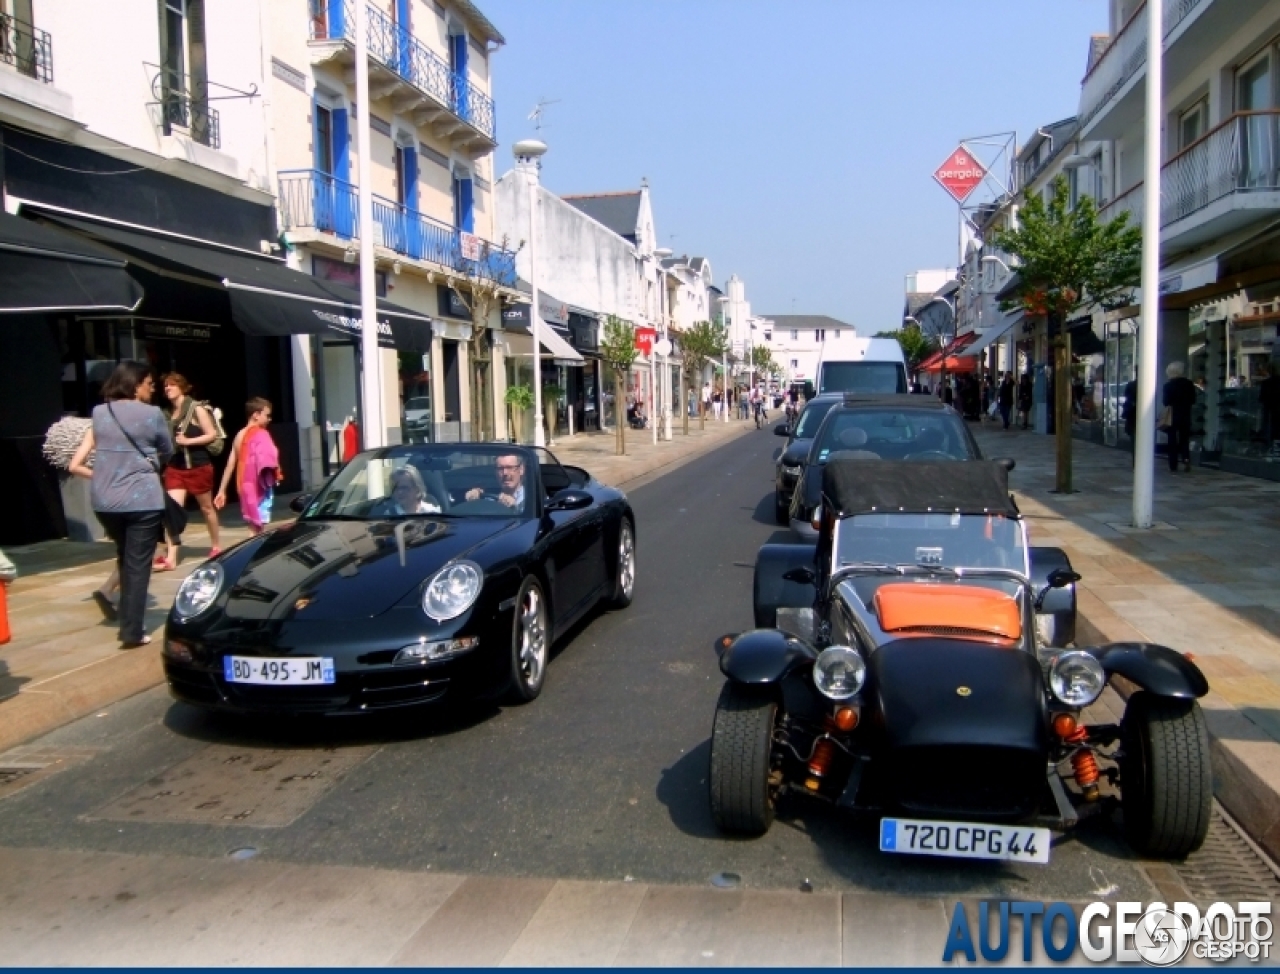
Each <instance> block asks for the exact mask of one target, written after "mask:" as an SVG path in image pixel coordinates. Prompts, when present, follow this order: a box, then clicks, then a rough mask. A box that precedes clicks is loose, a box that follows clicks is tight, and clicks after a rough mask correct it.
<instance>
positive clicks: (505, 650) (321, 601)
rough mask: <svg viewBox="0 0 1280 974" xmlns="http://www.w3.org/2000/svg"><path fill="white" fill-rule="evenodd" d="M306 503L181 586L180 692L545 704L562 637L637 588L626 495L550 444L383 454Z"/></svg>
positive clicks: (184, 696) (348, 705)
mask: <svg viewBox="0 0 1280 974" xmlns="http://www.w3.org/2000/svg"><path fill="white" fill-rule="evenodd" d="M294 506H295V509H297V510H299V511H300V512H301V516H300V517H299V518H298V519H297V521H295V522H293V523H291V524H286V525H283V526H281V527H279V528H276V529H274V530H270V531H267V532H266V533H264V534H262V535H260V536H258V537H256V538H253V539H251V540H250V541H247V542H245V543H243V544H241V545H238V546H237V547H235V548H232V549H230V550H228V551H226V552H224V553H223V554H221V555H220V556H218V557H217V558H214V559H212V560H210V561H208V562H206V563H205V564H203V565H201V566H200V567H199V568H197V569H196V570H195V571H194V572H192V574H191V576H190V577H189V578H187V579H186V581H184V582H183V584H182V586H181V588H180V589H179V590H178V594H177V597H176V599H175V601H174V605H173V608H172V609H171V610H170V613H169V619H168V623H167V625H166V628H165V639H164V650H163V657H164V668H165V675H166V677H167V679H168V683H169V687H170V689H171V691H172V693H173V695H174V696H175V697H177V698H178V699H179V700H182V701H185V702H187V703H191V704H195V705H197V706H201V707H207V708H215V709H224V710H233V711H244V712H265V713H326V714H349V713H366V712H370V711H380V710H388V709H391V708H401V707H408V706H413V705H420V704H430V703H436V702H440V701H443V700H445V699H453V698H460V697H494V698H496V697H502V696H505V698H506V699H507V700H509V701H512V702H523V701H528V700H532V699H534V698H535V697H537V696H538V694H539V693H540V692H541V690H542V687H543V685H544V681H545V678H546V669H547V663H548V654H549V650H550V648H551V646H552V644H553V643H554V641H555V640H556V639H557V638H558V637H559V636H561V635H562V634H563V633H564V632H565V631H566V630H567V629H568V628H569V627H570V626H572V625H573V624H574V623H575V622H576V621H577V620H578V619H580V618H582V617H583V616H584V615H585V614H586V613H587V612H588V611H590V610H591V609H592V608H593V607H594V606H595V605H596V604H597V603H598V602H600V601H601V600H602V599H603V600H607V601H608V602H609V603H610V604H611V605H612V606H615V607H619V608H621V607H625V606H627V605H629V604H630V602H631V598H632V594H633V592H634V588H635V579H636V533H635V516H634V514H633V513H632V510H631V506H630V505H629V504H628V502H627V498H626V496H625V495H624V494H623V493H622V492H621V491H619V490H615V489H614V488H611V487H607V486H605V485H604V484H601V483H600V482H599V481H597V480H595V479H594V478H593V477H591V475H590V474H588V473H587V471H585V470H583V469H581V468H578V467H572V466H565V465H563V464H561V463H559V462H558V461H557V460H556V459H555V457H554V456H552V455H551V454H550V453H548V452H547V451H545V450H533V449H529V448H525V447H517V446H506V445H499V444H449V445H408V446H395V447H389V448H386V449H380V450H373V451H369V452H366V453H362V454H360V455H359V456H357V457H355V458H354V459H353V460H352V461H351V462H350V463H348V464H347V465H346V466H345V467H343V468H342V470H341V471H339V472H338V473H337V474H336V475H335V476H334V477H333V478H332V479H330V480H329V482H328V483H327V484H326V485H325V486H324V487H323V488H322V489H321V490H320V491H319V492H318V493H316V494H315V495H314V496H303V497H300V498H298V499H297V500H295V502H294Z"/></svg>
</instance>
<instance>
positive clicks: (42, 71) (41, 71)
mask: <svg viewBox="0 0 1280 974" xmlns="http://www.w3.org/2000/svg"><path fill="white" fill-rule="evenodd" d="M0 61H3V62H4V63H5V64H11V65H13V66H14V67H15V68H17V69H18V71H19V73H21V74H25V75H26V76H27V77H28V78H35V79H36V80H37V81H43V82H44V83H45V84H47V85H51V84H53V41H52V40H50V38H49V34H48V32H47V31H43V30H37V29H36V28H34V27H32V26H31V25H30V24H28V23H26V22H25V21H21V20H18V19H17V18H16V17H11V16H10V15H9V14H6V13H4V12H3V11H0Z"/></svg>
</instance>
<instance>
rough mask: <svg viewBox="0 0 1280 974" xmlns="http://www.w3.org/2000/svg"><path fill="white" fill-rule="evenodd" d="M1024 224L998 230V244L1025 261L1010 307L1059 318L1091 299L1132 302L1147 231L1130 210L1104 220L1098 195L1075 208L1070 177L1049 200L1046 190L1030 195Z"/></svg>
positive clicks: (1021, 220) (1063, 179)
mask: <svg viewBox="0 0 1280 974" xmlns="http://www.w3.org/2000/svg"><path fill="white" fill-rule="evenodd" d="M1018 223H1019V226H1018V229H1016V230H1004V231H1000V232H999V233H997V234H996V235H995V238H994V241H993V242H994V243H995V245H996V246H997V247H999V248H1001V249H1002V250H1004V251H1005V252H1006V253H1009V254H1012V255H1013V256H1014V257H1016V258H1017V259H1018V261H1019V266H1018V268H1017V273H1018V277H1019V281H1020V283H1019V285H1018V288H1017V290H1016V292H1015V293H1014V296H1013V298H1011V299H1010V300H1007V301H1002V302H1001V308H1002V309H1003V310H1005V311H1008V310H1011V309H1013V308H1019V307H1020V308H1023V309H1024V310H1026V312H1027V313H1028V314H1037V315H1050V316H1055V317H1057V318H1058V319H1059V320H1061V319H1065V318H1067V317H1069V316H1070V315H1071V314H1072V312H1074V311H1076V310H1078V309H1079V308H1082V307H1085V306H1087V305H1090V304H1099V305H1102V306H1103V307H1111V306H1116V305H1117V304H1123V303H1127V302H1128V300H1129V295H1130V294H1131V293H1132V291H1133V289H1134V288H1135V287H1136V286H1137V285H1138V282H1139V279H1140V276H1141V270H1142V230H1141V228H1139V227H1131V226H1129V222H1128V214H1127V213H1121V214H1120V215H1119V216H1118V217H1117V218H1116V219H1114V220H1111V221H1108V222H1100V221H1099V219H1098V210H1097V207H1096V206H1095V205H1094V202H1093V198H1092V197H1089V196H1082V197H1081V198H1080V199H1079V200H1078V201H1077V202H1076V205H1075V208H1074V209H1072V207H1071V194H1070V190H1069V189H1068V187H1067V179H1066V177H1065V176H1058V178H1057V179H1055V180H1054V181H1053V193H1052V196H1051V197H1050V199H1049V202H1048V203H1047V204H1046V203H1045V201H1044V199H1043V198H1042V197H1041V196H1040V194H1038V193H1037V194H1032V195H1030V196H1028V197H1027V200H1026V203H1025V204H1024V205H1023V207H1022V210H1021V211H1020V212H1019V214H1018Z"/></svg>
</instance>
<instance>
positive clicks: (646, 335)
mask: <svg viewBox="0 0 1280 974" xmlns="http://www.w3.org/2000/svg"><path fill="white" fill-rule="evenodd" d="M657 337H658V331H657V329H656V328H637V329H636V351H638V352H639V353H640V354H641V355H650V354H652V353H653V341H654V339H655V338H657Z"/></svg>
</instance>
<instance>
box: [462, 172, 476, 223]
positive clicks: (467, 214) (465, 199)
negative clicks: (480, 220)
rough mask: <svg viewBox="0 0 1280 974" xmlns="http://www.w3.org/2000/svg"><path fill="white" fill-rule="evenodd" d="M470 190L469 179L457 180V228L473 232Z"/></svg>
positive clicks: (473, 214)
mask: <svg viewBox="0 0 1280 974" xmlns="http://www.w3.org/2000/svg"><path fill="white" fill-rule="evenodd" d="M471 191H472V184H471V180H470V179H459V180H458V229H459V230H465V231H466V232H467V233H474V232H475V225H476V220H475V212H474V207H473V205H472V201H473V196H472V192H471Z"/></svg>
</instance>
